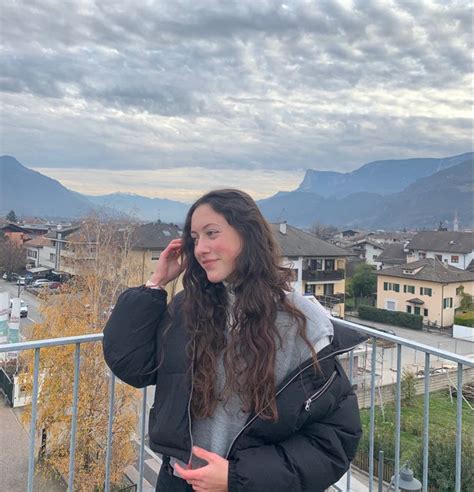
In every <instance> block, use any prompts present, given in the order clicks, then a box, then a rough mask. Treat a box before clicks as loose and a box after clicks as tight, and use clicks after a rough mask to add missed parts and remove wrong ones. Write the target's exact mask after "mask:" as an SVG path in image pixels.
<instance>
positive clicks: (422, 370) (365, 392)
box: [0, 320, 474, 492]
mask: <svg viewBox="0 0 474 492" xmlns="http://www.w3.org/2000/svg"><path fill="white" fill-rule="evenodd" d="M334 321H335V322H337V323H339V324H341V325H343V326H344V327H346V328H349V329H352V330H356V331H358V332H361V333H364V334H366V335H367V336H368V341H367V342H366V343H365V344H363V345H361V346H359V347H357V348H355V349H354V350H353V351H352V352H351V353H350V354H346V355H345V357H344V356H343V359H342V361H341V362H342V364H343V365H344V366H345V367H346V370H347V373H348V376H349V379H350V380H351V382H352V383H353V385H354V387H355V388H356V391H357V395H358V398H359V404H360V407H361V409H362V412H363V415H365V416H366V417H367V419H366V423H367V431H366V434H365V437H364V439H365V440H366V442H367V443H368V445H367V450H368V452H367V453H366V462H365V465H364V459H362V458H361V457H360V456H358V457H357V458H356V460H355V462H354V463H356V464H357V466H355V464H353V466H352V467H351V469H350V470H349V472H348V473H347V474H346V475H345V476H344V477H343V479H341V481H340V482H338V484H335V485H334V486H333V487H332V489H333V490H344V491H350V490H368V491H369V492H372V491H374V490H375V487H380V488H378V490H387V486H388V483H387V482H388V480H389V479H390V476H392V475H393V477H394V480H393V483H392V486H393V487H394V488H392V489H391V490H399V488H398V487H399V472H400V470H401V469H402V466H403V464H404V463H403V462H402V455H403V454H405V452H406V451H407V449H406V442H407V441H406V434H407V432H408V433H409V434H410V431H409V430H407V424H406V422H405V421H404V423H403V425H404V426H403V429H402V407H404V406H405V405H404V404H402V402H403V401H405V400H404V398H405V396H406V395H405V392H406V389H404V387H403V384H404V378H405V376H404V370H406V367H407V360H408V359H410V358H412V357H413V353H414V360H415V363H416V365H417V368H418V370H417V371H416V372H414V378H415V379H414V381H413V388H412V390H413V392H414V394H419V395H420V396H419V398H422V404H421V408H422V426H421V428H417V429H412V431H411V433H412V434H413V435H411V436H410V437H411V438H413V439H418V441H419V449H420V450H421V457H420V460H419V466H420V472H419V474H418V475H417V478H418V479H419V480H420V481H421V482H422V484H423V485H422V490H423V491H424V492H428V491H429V490H434V489H432V488H430V487H429V479H430V476H431V474H435V473H439V471H440V470H439V469H434V468H430V465H429V463H430V461H429V459H430V456H431V455H430V453H432V452H433V450H432V447H430V439H431V438H435V437H436V435H435V434H434V433H433V432H432V429H431V425H430V410H432V413H434V410H435V408H434V405H431V400H433V398H434V394H435V393H436V392H437V390H439V389H440V388H446V389H449V393H448V392H447V391H446V392H445V398H446V402H448V403H447V411H448V412H449V416H450V418H451V419H452V421H453V422H455V434H454V436H453V441H454V443H455V444H454V448H455V470H454V473H453V476H454V479H453V488H452V490H454V491H456V492H460V491H461V490H463V489H462V488H461V478H462V473H463V469H462V461H463V460H461V457H462V445H463V440H462V437H463V432H464V433H465V432H466V424H469V419H470V417H469V419H468V421H466V422H464V423H463V412H465V411H466V408H464V410H463V406H464V407H465V406H466V402H467V404H468V405H469V406H470V407H471V405H470V404H469V403H468V400H467V399H466V396H465V395H464V394H463V390H462V388H463V384H467V383H469V384H470V385H472V383H473V381H474V361H473V360H471V359H469V358H468V357H465V356H461V355H456V354H454V353H452V352H448V351H445V350H441V349H440V348H436V347H432V346H428V345H425V344H421V343H418V342H415V341H412V340H408V339H404V338H401V337H398V336H395V335H392V334H389V333H385V332H380V331H378V330H375V329H371V328H368V327H366V326H362V325H359V324H356V323H351V322H348V321H342V320H334ZM101 339H102V334H91V335H83V336H77V337H65V338H55V339H46V340H40V341H29V342H21V343H15V344H3V345H0V354H2V353H10V354H11V353H14V352H21V351H27V350H32V351H34V363H33V367H32V368H31V370H32V374H33V387H32V391H31V395H30V396H29V397H30V398H31V421H30V424H29V426H30V427H29V428H30V432H29V453H28V488H27V490H28V491H33V490H34V488H33V487H34V481H35V464H36V459H37V456H36V450H37V447H38V446H37V444H38V443H37V442H36V441H37V429H36V427H37V426H36V419H37V411H38V405H39V404H41V403H40V402H39V394H40V387H41V379H42V376H40V375H39V367H40V358H41V354H42V353H44V351H46V350H49V349H50V348H51V347H58V346H63V347H70V348H72V349H73V351H72V352H71V357H73V360H74V375H73V385H72V394H70V395H65V398H64V400H65V401H64V405H65V406H66V405H68V403H67V401H70V402H71V407H70V410H68V412H69V414H70V415H71V428H70V444H69V455H68V459H69V474H68V476H67V477H66V480H67V482H68V490H71V491H72V490H75V487H74V485H75V484H74V472H75V470H77V466H78V465H77V463H75V450H76V438H77V436H76V434H77V428H76V420H77V409H78V387H79V378H80V374H81V360H82V359H81V357H82V352H81V351H82V350H84V349H83V347H85V346H87V345H89V344H97V343H100V341H101ZM380 342H384V343H383V344H382V345H381V344H380ZM387 345H388V346H393V348H391V349H390V350H387V349H386V348H384V347H386V346H387ZM410 360H411V359H410ZM410 364H411V363H410ZM411 365H412V364H411ZM107 377H108V408H104V409H103V412H104V414H105V415H106V416H107V418H108V430H107V440H106V441H107V446H106V449H105V453H104V460H105V474H104V478H103V484H104V487H103V490H105V491H109V490H111V480H110V473H111V471H110V463H111V457H112V440H113V434H112V425H113V422H114V418H115V415H114V408H115V395H116V384H117V380H116V378H115V377H114V376H113V374H108V375H107ZM150 389H151V388H148V391H147V389H146V388H145V389H142V390H141V398H140V400H139V401H137V408H138V409H139V410H138V411H139V416H140V420H139V426H138V428H137V435H136V443H137V446H136V449H137V461H136V468H135V478H134V479H133V480H132V481H134V482H135V484H136V487H137V490H139V491H142V490H148V487H147V485H148V483H149V482H150V481H151V480H152V479H151V478H149V480H146V477H145V475H147V474H148V475H147V477H149V476H150V469H149V468H150V467H148V468H147V467H146V462H149V461H150V460H152V461H154V463H155V465H154V470H155V477H156V471H157V469H158V468H159V466H160V465H161V461H160V457H159V456H156V455H154V453H153V452H152V451H151V450H149V448H148V446H147V442H148V441H147V440H148V437H147V434H146V431H145V429H146V422H147V416H148V411H149V407H150V405H151V402H150V403H149V401H148V400H149V399H150V398H149V390H150ZM467 396H468V398H469V395H467ZM470 397H471V398H472V395H471V396H470ZM463 400H465V402H464V403H463ZM450 401H451V404H449V402H450ZM389 407H390V408H392V409H393V413H390V412H389ZM471 410H472V407H471ZM380 414H381V415H383V416H384V420H386V419H389V425H390V426H391V429H392V430H393V433H394V434H393V435H394V442H393V449H392V452H393V460H391V461H390V460H389V459H387V458H386V459H385V462H384V459H383V453H380V446H379V450H378V451H379V452H377V450H376V426H377V425H379V424H380ZM363 420H364V419H363ZM0 425H2V424H1V423H0ZM463 425H464V431H463ZM415 431H416V432H415ZM443 436H444V432H443ZM413 439H412V441H413ZM445 440H449V439H445ZM385 451H388V449H385ZM147 457H148V458H147ZM411 464H412V465H413V464H414V463H411ZM388 465H390V474H389V477H388V479H387V475H386V469H385V471H384V466H385V468H387V467H388ZM364 466H365V467H366V468H367V470H366V471H367V472H368V474H365V473H361V472H360V468H364ZM152 468H153V466H152ZM466 468H467V469H466ZM12 473H15V470H12ZM469 473H470V469H469V467H465V469H464V474H469ZM132 475H133V473H128V476H129V477H130V476H132ZM384 476H385V479H384ZM356 481H357V482H358V484H357V488H355V484H356ZM361 483H362V484H363V485H360V484H361ZM76 485H77V483H76ZM382 486H383V487H384V488H382ZM132 487H134V486H133V485H132ZM361 487H362V488H361ZM150 490H152V489H150ZM438 490H439V489H438ZM450 490H451V489H450Z"/></svg>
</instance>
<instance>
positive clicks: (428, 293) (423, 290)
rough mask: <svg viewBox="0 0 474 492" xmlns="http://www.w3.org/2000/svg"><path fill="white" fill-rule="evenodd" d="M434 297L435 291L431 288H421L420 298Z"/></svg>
mask: <svg viewBox="0 0 474 492" xmlns="http://www.w3.org/2000/svg"><path fill="white" fill-rule="evenodd" d="M432 295H433V290H432V289H430V288H429V287H420V296H429V297H431V296H432Z"/></svg>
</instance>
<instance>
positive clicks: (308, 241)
mask: <svg viewBox="0 0 474 492" xmlns="http://www.w3.org/2000/svg"><path fill="white" fill-rule="evenodd" d="M270 225H271V227H272V230H273V234H274V235H275V238H276V240H277V241H278V243H279V244H280V248H281V249H282V251H283V254H284V255H285V256H329V257H336V256H340V257H343V256H349V255H350V253H348V252H347V251H346V250H345V249H342V248H339V246H335V245H334V244H331V243H328V242H326V241H323V240H322V239H319V238H318V237H316V236H315V235H314V234H311V233H310V232H306V231H303V230H302V229H298V228H296V227H293V226H290V225H288V224H285V225H286V233H282V232H281V231H280V224H270Z"/></svg>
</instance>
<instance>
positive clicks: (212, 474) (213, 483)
mask: <svg viewBox="0 0 474 492" xmlns="http://www.w3.org/2000/svg"><path fill="white" fill-rule="evenodd" d="M193 454H194V456H197V457H198V458H200V459H202V460H204V461H207V465H205V466H203V467H202V468H197V469H196V470H192V469H186V468H183V467H182V466H179V464H178V463H176V464H175V465H174V466H175V469H176V471H177V472H178V473H179V475H180V477H181V478H183V479H184V480H186V482H188V483H189V484H190V485H192V487H193V490H195V491H196V492H201V491H204V490H206V491H210V492H227V476H228V474H229V462H228V461H227V460H226V459H225V458H223V457H222V456H219V455H218V454H216V453H211V452H210V451H206V450H205V449H203V448H198V447H197V446H194V447H193Z"/></svg>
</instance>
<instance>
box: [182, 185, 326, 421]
mask: <svg viewBox="0 0 474 492" xmlns="http://www.w3.org/2000/svg"><path fill="white" fill-rule="evenodd" d="M204 204H207V205H209V206H211V207H212V209H213V210H214V211H215V212H217V213H219V214H221V215H222V216H223V217H224V218H225V219H226V221H227V222H228V223H229V224H230V225H231V226H232V227H233V228H234V229H235V230H236V231H237V232H238V234H239V235H240V238H241V240H242V251H241V253H240V254H239V256H238V258H237V259H236V262H235V270H234V273H233V274H232V290H233V292H234V294H235V301H234V303H233V306H229V298H228V292H227V289H226V286H225V285H224V284H223V283H222V282H219V283H211V282H210V281H209V280H208V279H207V275H206V272H205V271H204V269H203V268H202V267H201V266H200V265H199V263H198V261H197V259H196V257H195V256H194V241H193V239H192V238H191V234H190V233H191V218H192V215H193V213H194V211H195V210H196V209H197V208H198V207H199V206H201V205H204ZM183 254H184V256H185V258H186V261H187V266H186V271H185V273H184V277H183V284H184V291H185V294H184V300H183V310H184V317H185V323H186V327H187V329H188V330H190V332H191V334H192V336H191V342H190V345H188V348H187V350H188V352H189V353H190V354H191V353H194V366H193V397H192V402H191V411H192V414H193V416H194V417H195V418H198V419H202V418H206V417H209V416H211V415H212V414H213V413H214V410H215V408H216V405H217V402H218V400H219V399H223V400H224V401H227V399H228V397H229V396H230V395H231V394H238V395H239V397H240V399H241V401H242V404H243V408H242V410H244V411H245V412H251V411H255V412H257V413H260V414H261V417H262V418H265V419H270V420H277V419H278V412H277V406H276V397H275V391H276V381H275V358H276V353H277V350H278V348H279V347H281V344H282V340H281V337H280V334H279V332H278V329H277V327H276V324H275V321H276V317H277V311H278V310H282V311H286V312H287V313H288V314H289V315H290V316H291V317H292V318H293V319H294V321H295V322H296V323H297V327H298V329H297V333H298V335H299V336H300V337H301V338H302V339H303V340H304V341H305V342H306V344H307V345H308V347H309V349H310V350H311V353H312V356H313V360H314V366H315V368H317V358H316V353H315V351H314V348H313V347H312V345H311V343H310V342H309V340H308V338H307V336H306V319H305V316H304V315H303V313H302V312H301V311H300V310H298V309H297V308H296V307H295V306H294V305H293V304H292V303H291V302H290V301H289V300H288V298H287V296H286V294H285V291H288V290H290V286H289V281H290V275H291V272H290V270H289V269H287V268H283V267H282V266H281V259H282V255H281V251H280V248H279V246H278V244H277V242H276V240H275V238H274V236H273V233H272V230H271V228H270V225H269V224H268V223H267V221H266V220H265V219H264V217H263V216H262V214H261V212H260V210H259V209H258V207H257V204H256V203H255V201H254V200H253V199H252V198H251V197H250V196H249V195H248V194H246V193H244V192H242V191H239V190H234V189H223V190H216V191H211V192H209V193H207V194H206V195H204V196H203V197H201V198H200V199H199V200H197V201H196V202H195V203H194V204H193V205H192V206H191V208H190V209H189V212H188V214H187V217H186V222H185V225H184V229H183ZM231 309H232V313H230V312H229V311H230V310H231ZM230 314H232V315H230ZM226 326H229V328H230V330H228V335H227V337H226V333H225V331H226V329H225V328H226ZM221 353H222V355H223V362H224V369H225V386H224V389H223V391H222V394H218V390H217V388H216V379H217V378H216V374H217V364H218V359H219V356H220V354H221Z"/></svg>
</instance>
